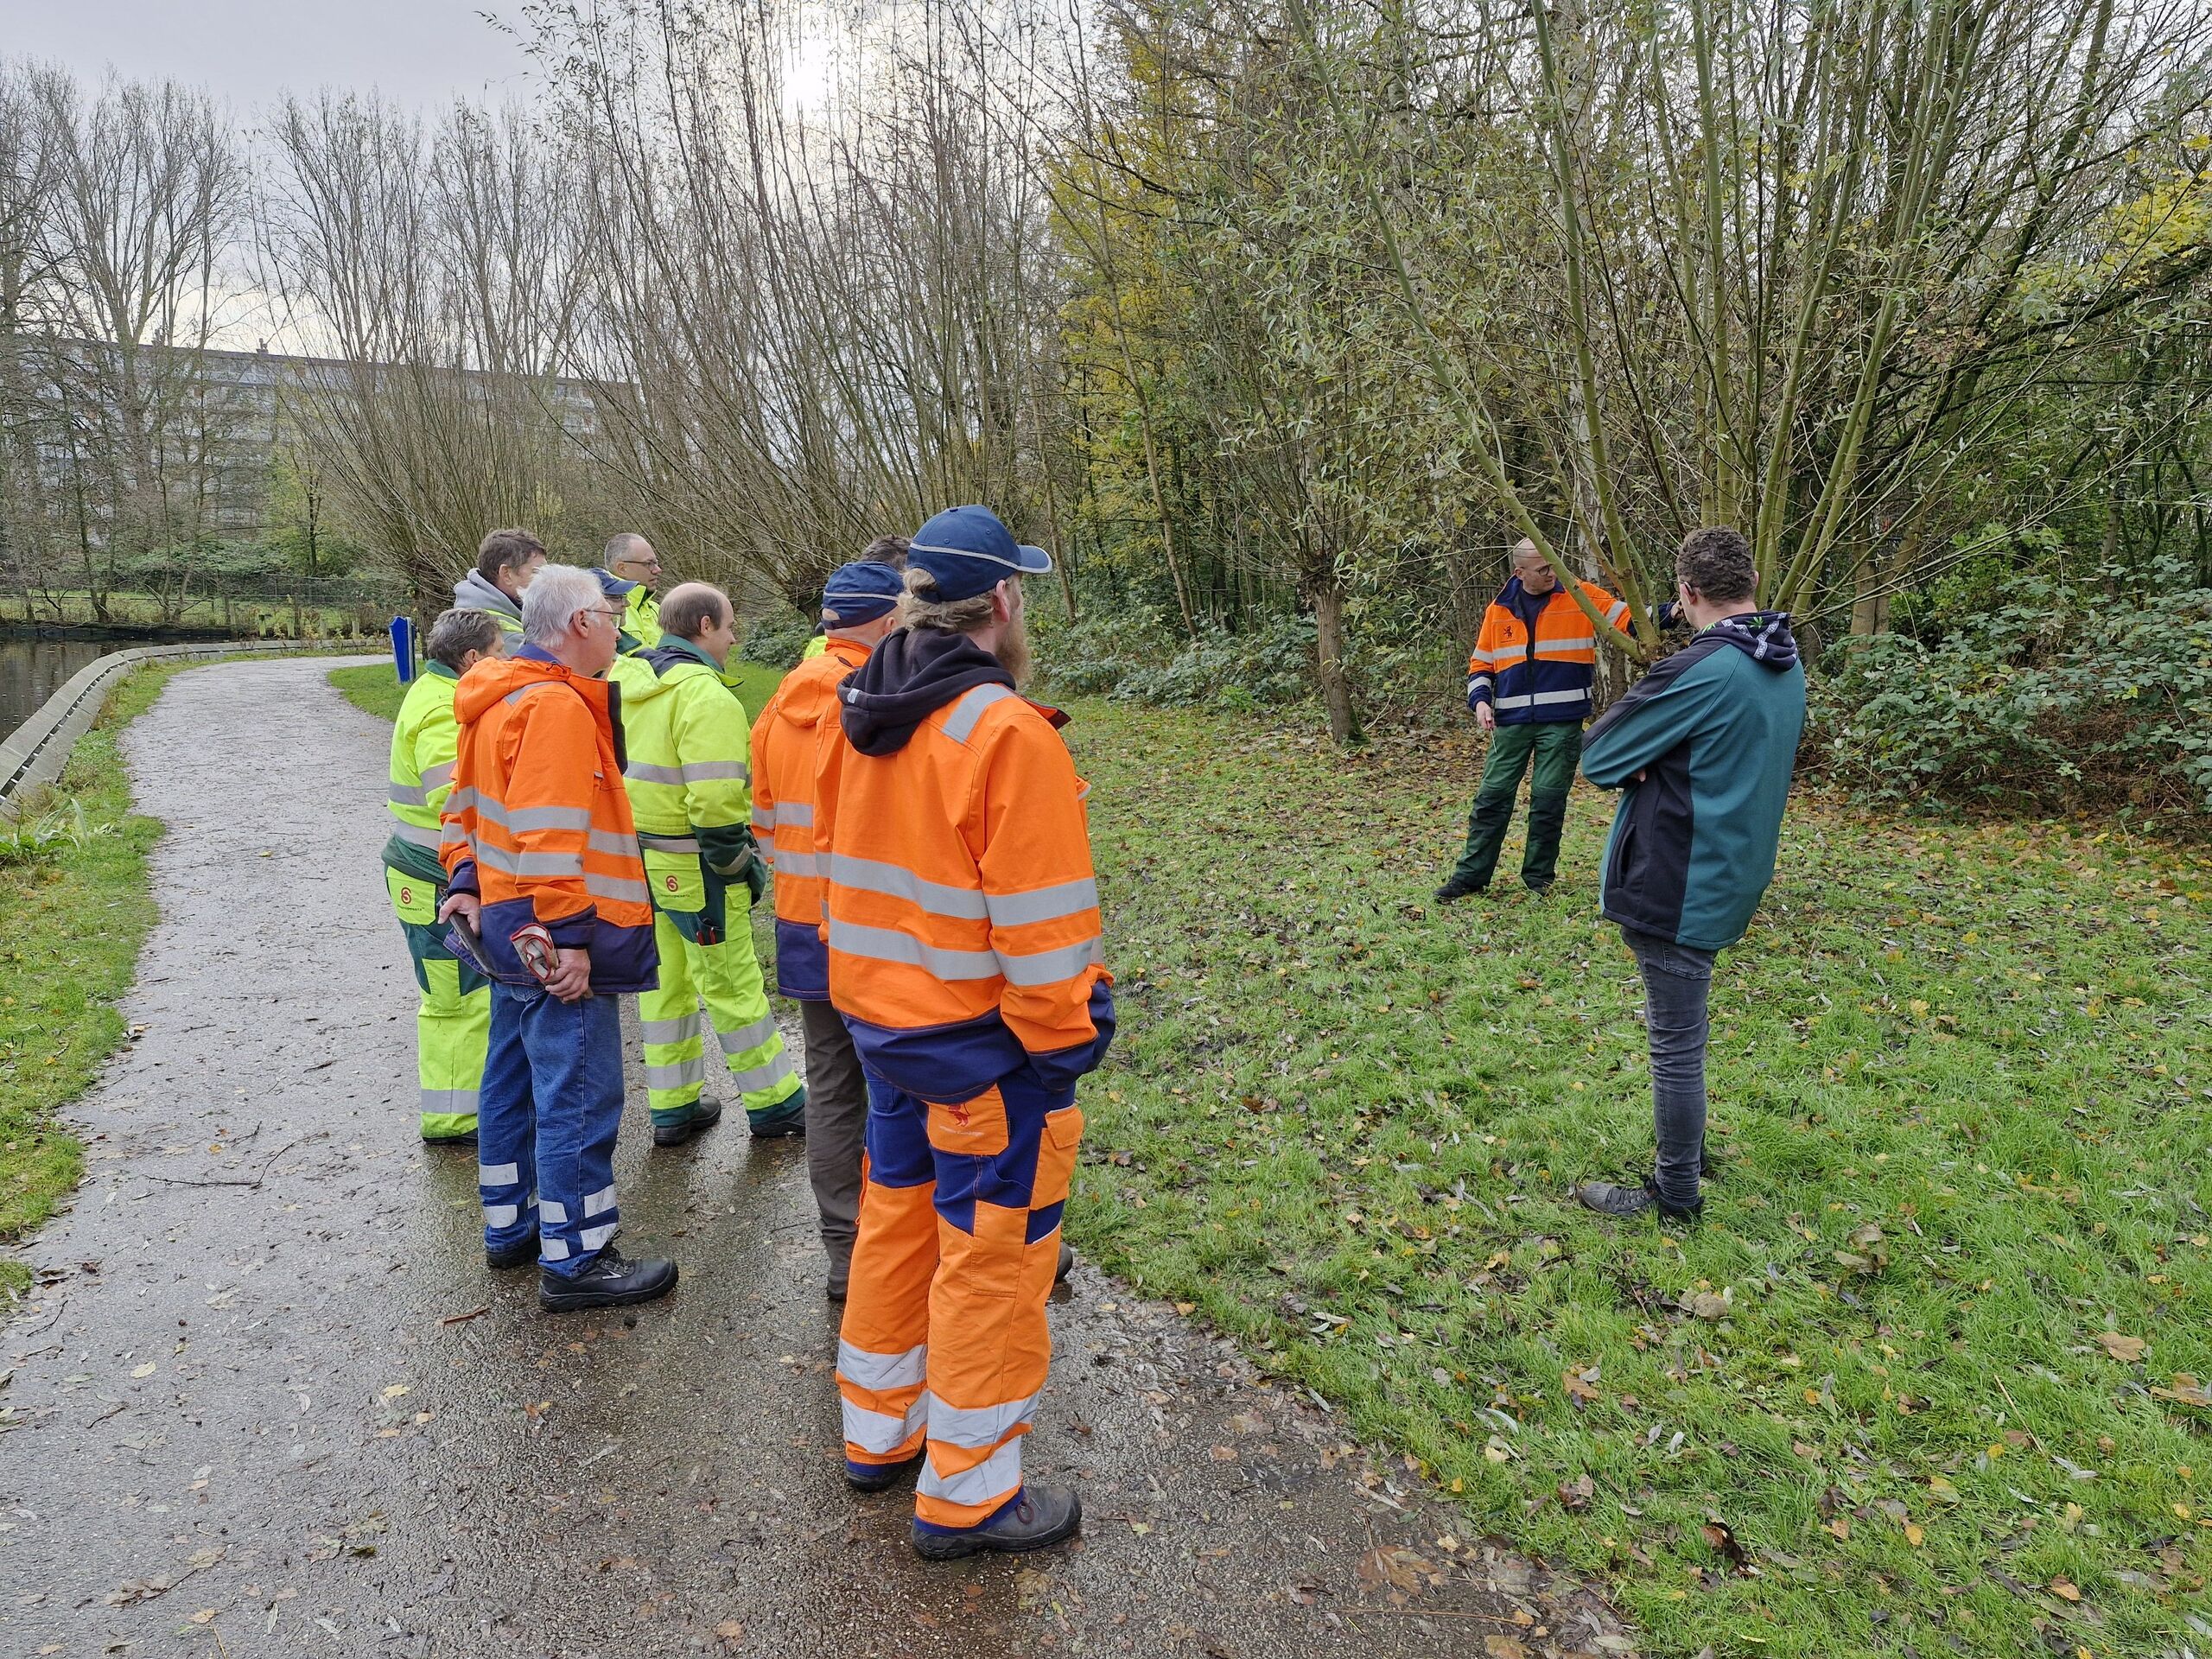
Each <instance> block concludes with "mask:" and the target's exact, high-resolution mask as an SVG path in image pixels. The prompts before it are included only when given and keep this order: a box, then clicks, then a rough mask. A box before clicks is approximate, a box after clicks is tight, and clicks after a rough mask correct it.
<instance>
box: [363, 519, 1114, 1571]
mask: <svg viewBox="0 0 2212 1659" xmlns="http://www.w3.org/2000/svg"><path fill="white" fill-rule="evenodd" d="M1050 569H1052V561H1051V559H1050V557H1049V556H1047V555H1046V554H1045V553H1044V552H1043V550H1040V549H1038V548H1034V547H1029V546H1026V545H1024V544H1022V543H1018V542H1017V541H1016V540H1015V539H1014V537H1013V536H1012V535H1011V534H1010V533H1009V532H1008V531H1007V528H1006V526H1005V525H1004V524H1001V522H1000V520H999V519H998V518H996V516H995V515H994V514H993V513H991V512H989V511H988V510H987V509H985V508H982V507H960V508H955V509H952V510H950V511H949V512H942V513H939V514H938V515H937V516H936V517H935V518H931V520H930V521H929V522H928V523H927V524H924V525H923V526H922V527H921V528H920V530H919V531H917V532H916V533H915V535H914V536H913V537H912V538H911V540H908V539H906V538H901V537H881V538H879V539H878V540H877V541H876V542H875V543H872V544H871V545H870V546H869V547H868V549H867V550H866V552H865V554H864V556H862V557H861V558H860V559H858V560H856V561H855V562H854V563H849V564H847V565H845V566H843V567H842V568H840V569H838V570H837V571H836V573H835V574H834V575H832V576H831V577H830V578H829V582H828V583H827V584H826V586H825V589H824V592H823V605H822V613H821V617H822V623H823V634H822V636H821V639H820V641H819V644H818V647H817V648H811V649H810V652H809V655H808V658H807V659H806V660H804V661H803V662H802V663H801V664H800V665H799V667H798V668H797V669H796V670H794V671H792V672H791V674H789V675H787V676H786V677H785V679H784V680H783V682H782V683H781V684H780V685H779V688H778V690H777V691H776V693H775V695H774V696H772V698H771V699H770V700H769V701H768V702H767V703H766V706H765V707H764V708H763V709H761V710H760V715H759V717H758V719H757V720H748V718H747V711H746V710H745V709H744V707H743V705H742V703H741V701H740V699H739V697H738V696H737V694H736V692H735V690H734V689H733V686H732V683H731V681H732V679H733V675H732V672H731V670H732V667H733V664H732V661H731V658H732V648H733V646H734V643H735V623H736V619H735V615H734V611H733V608H732V607H731V604H730V601H729V599H728V595H727V594H723V593H722V592H721V590H719V589H717V588H713V587H710V586H708V585H707V584H704V583H697V582H692V583H685V584H683V585H681V586H679V587H677V588H673V589H672V590H671V591H670V592H669V593H668V594H666V595H665V597H664V598H659V599H658V600H657V599H656V598H655V594H654V589H655V588H656V587H657V586H658V578H659V574H660V568H659V563H658V557H657V556H656V555H655V553H654V551H653V549H652V546H651V545H650V544H649V543H646V542H645V539H644V538H643V537H637V536H621V537H616V538H615V539H614V540H613V542H612V543H609V544H608V546H607V552H606V556H605V562H604V563H603V565H602V566H601V568H600V569H594V570H586V569H579V568H576V567H573V566H565V565H558V564H550V563H547V561H546V555H545V550H544V548H543V545H542V543H539V542H538V541H537V538H536V537H532V536H531V535H530V534H529V533H528V532H526V531H518V530H503V531H493V533H492V534H491V535H489V536H487V537H485V539H484V542H483V544H482V546H481V548H480V550H479V556H478V560H477V563H476V566H475V568H474V569H473V570H471V571H470V572H469V574H468V575H467V576H465V577H463V578H462V580H461V582H459V583H457V584H455V588H454V600H455V604H454V608H453V609H451V610H448V611H447V612H446V613H443V614H442V615H441V616H440V617H439V618H438V619H437V620H436V621H435V623H434V624H433V625H432V626H431V628H430V630H429V637H428V640H427V645H426V654H427V656H428V658H429V662H428V664H427V665H426V667H425V670H424V671H423V674H422V675H421V677H419V678H418V679H417V680H416V683H415V684H414V685H413V686H412V687H411V688H410V690H409V692H408V694H407V696H406V697H405V699H404V702H403V704H402V707H401V709H400V713H399V715H398V718H397V722H396V724H395V727H394V731H393V737H392V748H391V787H390V800H391V812H392V814H393V817H394V818H395V820H396V824H395V829H394V833H393V835H392V837H391V841H390V842H388V843H387V846H386V849H385V865H386V874H387V880H388V882H389V886H390V889H391V898H392V901H393V905H394V907H395V909H396V910H397V912H398V915H399V918H400V920H401V922H402V924H403V926H404V929H405V931H406V934H407V940H408V948H409V953H410V957H412V959H413V962H414V964H415V969H416V982H417V986H418V988H419V991H420V999H419V1002H420V1006H419V1010H418V1016H417V1019H418V1024H417V1033H418V1056H419V1058H418V1065H419V1069H420V1078H421V1087H422V1096H421V1110H422V1124H421V1127H422V1133H423V1139H424V1140H425V1141H429V1142H431V1143H434V1144H444V1145H457V1146H473V1147H474V1149H475V1152H476V1156H477V1161H478V1169H477V1179H478V1185H479V1189H480V1199H481V1203H482V1207H483V1217H484V1241H485V1255H486V1261H487V1262H488V1263H489V1265H490V1266H491V1267H493V1268H513V1267H521V1266H524V1265H526V1264H528V1263H531V1262H535V1263H537V1266H538V1268H539V1275H538V1300H539V1303H540V1305H541V1306H543V1307H545V1308H546V1309H548V1310H550V1311H556V1312H559V1311H567V1310H574V1309H583V1308H600V1307H608V1306H624V1305H628V1304H632V1303H637V1302H642V1301H646V1300H652V1299H653V1298H655V1297H658V1296H660V1295H664V1294H666V1293H667V1292H668V1291H669V1290H671V1288H673V1287H674V1286H675V1284H676V1281H677V1266H676V1264H675V1263H674V1262H671V1261H667V1260H664V1259H658V1258H637V1259H633V1258H632V1257H629V1256H626V1255H624V1254H623V1253H622V1252H621V1251H620V1249H618V1248H617V1247H616V1245H615V1243H614V1238H615V1236H616V1234H617V1232H618V1231H619V1230H620V1225H621V1216H620V1206H619V1204H618V1202H617V1195H616V1191H615V1181H614V1175H613V1150H614V1144H615V1139H616V1134H617V1130H618V1128H619V1126H620V1116H621V1109H622V1100H623V1052H622V1037H621V1027H620V1014H619V1004H618V1003H617V1001H616V998H617V997H619V996H620V995H626V994H635V995H637V997H638V999H639V1004H638V1019H639V1026H640V1027H641V1035H642V1039H643V1048H644V1052H643V1055H642V1059H643V1063H644V1066H645V1080H646V1084H647V1090H648V1096H649V1099H650V1103H651V1108H652V1126H653V1141H654V1144H655V1146H656V1147H675V1146H681V1145H682V1144H683V1143H684V1142H685V1141H689V1140H690V1139H691V1138H692V1137H693V1136H694V1135H698V1134H700V1133H702V1131H704V1130H706V1129H708V1128H711V1127H712V1126H713V1125H714V1124H715V1122H716V1121H717V1120H718V1119H719V1118H720V1116H721V1112H722V1107H721V1103H719V1102H718V1101H716V1100H714V1099H711V1098H709V1096H707V1095H706V1093H705V1092H704V1084H705V1077H706V1071H707V1067H706V1061H705V1055H706V1053H707V1052H709V1051H708V1049H707V1047H706V1035H707V1033H708V1032H709V1030H711V1031H712V1032H713V1033H714V1036H715V1042H716V1044H717V1046H719V1047H720V1049H721V1052H722V1055H723V1057H724V1060H725V1064H726V1065H727V1068H728V1071H729V1072H730V1075H731V1077H732V1079H733V1082H734V1087H735V1088H736V1090H737V1091H738V1092H739V1094H740V1095H741V1096H742V1098H743V1100H744V1102H745V1105H746V1108H747V1118H748V1121H749V1122H750V1125H751V1129H752V1133H753V1135H755V1136H759V1137H778V1136H784V1135H804V1137H805V1138H806V1141H807V1143H808V1165H809V1174H810V1180H811V1184H812V1185H813V1188H814V1192H815V1197H816V1200H817V1208H818V1210H819V1211H820V1217H821V1231H822V1237H823V1246H824V1249H825V1251H826V1253H827V1255H828V1256H829V1274H828V1278H827V1289H828V1293H829V1297H830V1298H831V1300H835V1301H839V1302H842V1304H843V1314H842V1332H841V1338H840V1342H839V1344H838V1363H837V1378H838V1386H839V1389H840V1392H841V1395H842V1408H843V1414H844V1432H845V1441H846V1446H845V1455H846V1475H847V1478H848V1480H849V1483H850V1484H851V1485H852V1486H853V1487H854V1488H855V1490H858V1491H871V1492H872V1491H885V1490H887V1489H889V1488H890V1487H892V1486H893V1485H896V1484H899V1483H900V1482H901V1481H902V1480H903V1479H905V1478H910V1477H911V1478H912V1479H913V1481H914V1484H915V1498H914V1505H915V1511H914V1522H913V1541H914V1546H915V1548H916V1549H917V1550H918V1551H919V1552H920V1553H921V1554H923V1555H925V1556H927V1557H929V1558H931V1559H949V1558H951V1557H956V1556H960V1555H966V1554H973V1553H975V1552H976V1551H979V1550H998V1551H1019V1550H1028V1549H1035V1548H1044V1547H1046V1546H1048V1545H1050V1544H1052V1543H1056V1542H1058V1541H1060V1540H1062V1539H1064V1538H1066V1537H1068V1536H1071V1535H1073V1534H1074V1533H1075V1532H1076V1531H1077V1529H1079V1527H1080V1524H1081V1508H1080V1505H1079V1503H1077V1499H1076V1497H1075V1494H1074V1493H1073V1492H1072V1491H1066V1490H1063V1489H1058V1488H1053V1487H1047V1486H1043V1485H1039V1484H1036V1483H1033V1482H1027V1481H1025V1480H1024V1478H1023V1476H1022V1467H1021V1448H1022V1442H1023V1440H1024V1439H1025V1438H1026V1436H1027V1433H1028V1432H1029V1429H1030V1427H1031V1425H1032V1423H1033V1421H1034V1416H1035V1411H1036V1405H1037V1399H1038V1395H1039V1390H1040V1389H1041V1388H1042V1386H1043V1383H1044V1381H1045V1373H1046V1364H1047V1362H1048V1359H1049V1356H1050V1337H1049V1333H1048V1331H1047V1328H1046V1297H1047V1295H1048V1294H1049V1293H1050V1291H1051V1289H1052V1284H1053V1282H1054V1281H1055V1279H1056V1278H1058V1277H1059V1276H1061V1275H1063V1274H1065V1273H1066V1271H1067V1269H1068V1267H1069V1265H1070V1262H1071V1254H1070V1253H1069V1252H1068V1251H1067V1249H1066V1248H1065V1245H1064V1244H1063V1243H1062V1242H1061V1238H1060V1215H1061V1210H1062V1207H1063V1205H1065V1201H1066V1198H1067V1195H1068V1186H1069V1182H1070V1179H1071V1176H1072V1173H1073V1171H1074V1166H1075V1160H1076V1154H1077V1146H1078V1144H1079V1142H1080V1141H1081V1138H1082V1133H1083V1114H1082V1111H1081V1109H1079V1108H1078V1107H1077V1105H1076V1103H1075V1090H1076V1083H1077V1079H1078V1078H1079V1077H1082V1076H1083V1075H1084V1073H1086V1072H1088V1071H1090V1070H1092V1069H1093V1068H1095V1067H1096V1065H1098V1063H1099V1062H1100V1060H1101V1059H1102V1058H1103V1055H1104V1052H1105V1049H1106V1046H1107V1044H1108V1043H1109V1040H1110V1039H1111V1037H1112V1034H1113V1030H1114V1011H1113V1000H1112V995H1111V990H1110V986H1111V983H1112V980H1111V976H1109V974H1108V973H1107V971H1106V969H1105V966H1104V959H1103V952H1102V946H1101V931H1102V930H1101V923H1100V918H1099V911H1098V895H1097V889H1096V883H1095V880H1094V878H1093V874H1092V869H1091V862H1090V840H1089V835H1088V831H1087V829H1086V827H1085V822H1084V804H1083V801H1084V791H1085V785H1084V784H1083V783H1082V781H1081V780H1080V779H1078V778H1077V776H1076V772H1075V768H1074V765H1073V762H1072V760H1071V758H1070V756H1069V754H1068V751H1067V748H1066V747H1065V744H1064V743H1063V742H1062V741H1061V738H1060V736H1059V732H1058V728H1059V727H1060V726H1061V725H1062V724H1064V723H1065V721H1064V717H1063V716H1062V715H1059V714H1058V712H1057V711H1055V710H1052V709H1046V708H1044V707H1043V706H1042V705H1039V704H1037V703H1033V702H1030V701H1028V700H1027V698H1025V697H1023V696H1020V695H1019V692H1018V690H1017V688H1018V686H1019V685H1020V683H1021V681H1022V679H1023V677H1025V675H1026V673H1027V666H1028V656H1029V653H1028V644H1027V628H1026V621H1025V613H1024V610H1023V601H1022V592H1021V581H1022V578H1023V576H1025V575H1029V574H1033V573H1037V572H1041V571H1046V570H1050ZM770 871H772V872H773V874H774V887H775V917H776V921H775V929H774V934H775V941H776V950H775V957H776V975H777V982H778V988H779V991H780V992H781V994H782V995H785V996H788V997H791V998H792V999H793V1000H794V1001H797V1002H798V1005H799V1011H800V1024H801V1028H802V1030H803V1032H804V1039H805V1046H804V1063H805V1077H804V1080H802V1078H801V1077H800V1075H799V1073H798V1071H797V1070H796V1069H795V1068H794V1066H793V1065H792V1064H791V1058H790V1057H789V1055H788V1054H787V1052H786V1051H785V1045H784V1040H783V1037H782V1035H781V1033H780V1031H779V1027H778V1025H777V1022H776V1020H775V1017H774V1015H773V1014H772V1010H771V1009H770V1007H769V1005H768V1001H767V996H766V986H765V982H764V978H763V975H762V972H761V968H760V963H759V961H758V959H757V957H755V955H754V952H753V934H752V929H751V925H750V922H749V912H750V908H751V906H752V905H753V903H754V902H756V901H758V900H759V899H760V898H761V897H762V896H763V893H764V892H765V890H766V887H767V885H768V875H769V872H770ZM702 1003H703V1005H704V1007H703V1013H702Z"/></svg>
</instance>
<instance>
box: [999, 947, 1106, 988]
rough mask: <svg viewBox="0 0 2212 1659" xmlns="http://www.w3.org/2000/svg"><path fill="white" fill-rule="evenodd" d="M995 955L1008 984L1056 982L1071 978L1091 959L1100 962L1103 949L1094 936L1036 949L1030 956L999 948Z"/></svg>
mask: <svg viewBox="0 0 2212 1659" xmlns="http://www.w3.org/2000/svg"><path fill="white" fill-rule="evenodd" d="M998 958H999V966H1000V970H1001V972H1003V973H1004V974H1005V975H1006V982H1007V984H1009V985H1057V984H1058V983H1059V982H1060V981H1062V980H1064V979H1073V978H1074V977H1075V976H1077V974H1079V973H1081V972H1082V971H1083V970H1084V969H1086V968H1088V967H1090V965H1091V963H1103V962H1104V961H1105V960H1106V953H1105V951H1104V950H1103V949H1101V948H1100V944H1099V941H1098V939H1097V938H1096V937H1095V936H1094V937H1093V938H1088V939H1084V940H1083V941H1082V942H1080V943H1079V944H1071V945H1065V946H1063V947H1062V948H1061V949H1059V950H1039V951H1038V952H1037V953H1036V954H1035V955H1033V956H1026V957H1010V956H1008V955H1007V953H1006V952H1005V951H1003V950H1001V951H1000V952H999V953H998Z"/></svg>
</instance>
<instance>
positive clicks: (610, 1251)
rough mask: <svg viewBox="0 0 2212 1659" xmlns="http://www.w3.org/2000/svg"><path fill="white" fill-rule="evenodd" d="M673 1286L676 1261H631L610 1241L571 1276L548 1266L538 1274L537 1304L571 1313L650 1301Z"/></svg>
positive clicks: (664, 1293)
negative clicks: (587, 1264) (590, 1262)
mask: <svg viewBox="0 0 2212 1659" xmlns="http://www.w3.org/2000/svg"><path fill="white" fill-rule="evenodd" d="M675 1288H676V1263H675V1262H665V1261H661V1260H658V1259H657V1258H656V1259H649V1260H646V1261H644V1262H632V1261H631V1260H630V1259H629V1258H628V1257H627V1256H626V1255H623V1254H622V1252H621V1251H620V1250H618V1249H615V1248H614V1247H613V1245H612V1244H610V1245H608V1246H607V1248H606V1249H603V1250H601V1252H600V1253H599V1255H597V1257H595V1258H594V1260H593V1262H592V1264H591V1266H589V1267H588V1268H585V1269H584V1270H583V1271H582V1273H580V1274H577V1275H576V1276H575V1278H573V1279H563V1277H561V1275H560V1274H557V1273H555V1272H553V1271H552V1270H551V1269H550V1268H547V1269H545V1270H544V1271H543V1272H541V1273H540V1274H538V1275H537V1305H538V1306H540V1307H542V1308H543V1309H544V1310H545V1311H546V1312H547V1313H577V1312H579V1311H581V1310H582V1309H584V1308H588V1307H627V1306H629V1305H630V1304H631V1303H632V1302H650V1301H652V1300H654V1298H656V1297H659V1296H665V1295H667V1294H668V1293H669V1292H670V1291H671V1290H674V1289H675Z"/></svg>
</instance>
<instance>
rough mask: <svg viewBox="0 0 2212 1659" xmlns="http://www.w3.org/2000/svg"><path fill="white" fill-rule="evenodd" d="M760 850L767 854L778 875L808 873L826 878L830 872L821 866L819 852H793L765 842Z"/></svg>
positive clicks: (821, 859)
mask: <svg viewBox="0 0 2212 1659" xmlns="http://www.w3.org/2000/svg"><path fill="white" fill-rule="evenodd" d="M760 850H761V851H762V852H764V853H766V855H768V861H769V862H770V863H771V864H772V865H774V866H775V867H776V874H779V875H810V876H821V877H823V878H824V879H826V878H827V877H828V875H829V872H828V871H827V870H825V869H823V868H822V865H823V857H822V855H821V854H819V853H794V852H791V851H788V850H785V849H776V848H770V847H768V846H766V845H765V844H764V845H763V846H762V848H761V849H760Z"/></svg>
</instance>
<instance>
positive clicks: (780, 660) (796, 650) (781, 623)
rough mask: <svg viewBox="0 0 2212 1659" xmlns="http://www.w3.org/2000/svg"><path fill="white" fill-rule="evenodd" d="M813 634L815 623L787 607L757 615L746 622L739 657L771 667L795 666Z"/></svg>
mask: <svg viewBox="0 0 2212 1659" xmlns="http://www.w3.org/2000/svg"><path fill="white" fill-rule="evenodd" d="M813 637H814V624H813V623H811V622H810V621H809V620H807V619H806V618H805V617H804V616H802V615H800V614H799V613H798V612H797V611H795V610H791V609H790V608H789V607H785V609H784V610H781V611H779V612H777V613H774V614H772V615H770V616H765V617H756V618H754V619H753V620H751V621H749V622H747V624H746V628H745V643H744V644H743V645H741V646H739V647H738V652H737V654H738V657H739V658H741V660H742V661H745V662H748V663H764V664H766V665H767V666H768V667H770V668H796V667H798V659H799V654H800V653H801V652H804V650H805V649H806V642H807V641H808V640H809V639H812V638H813Z"/></svg>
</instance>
